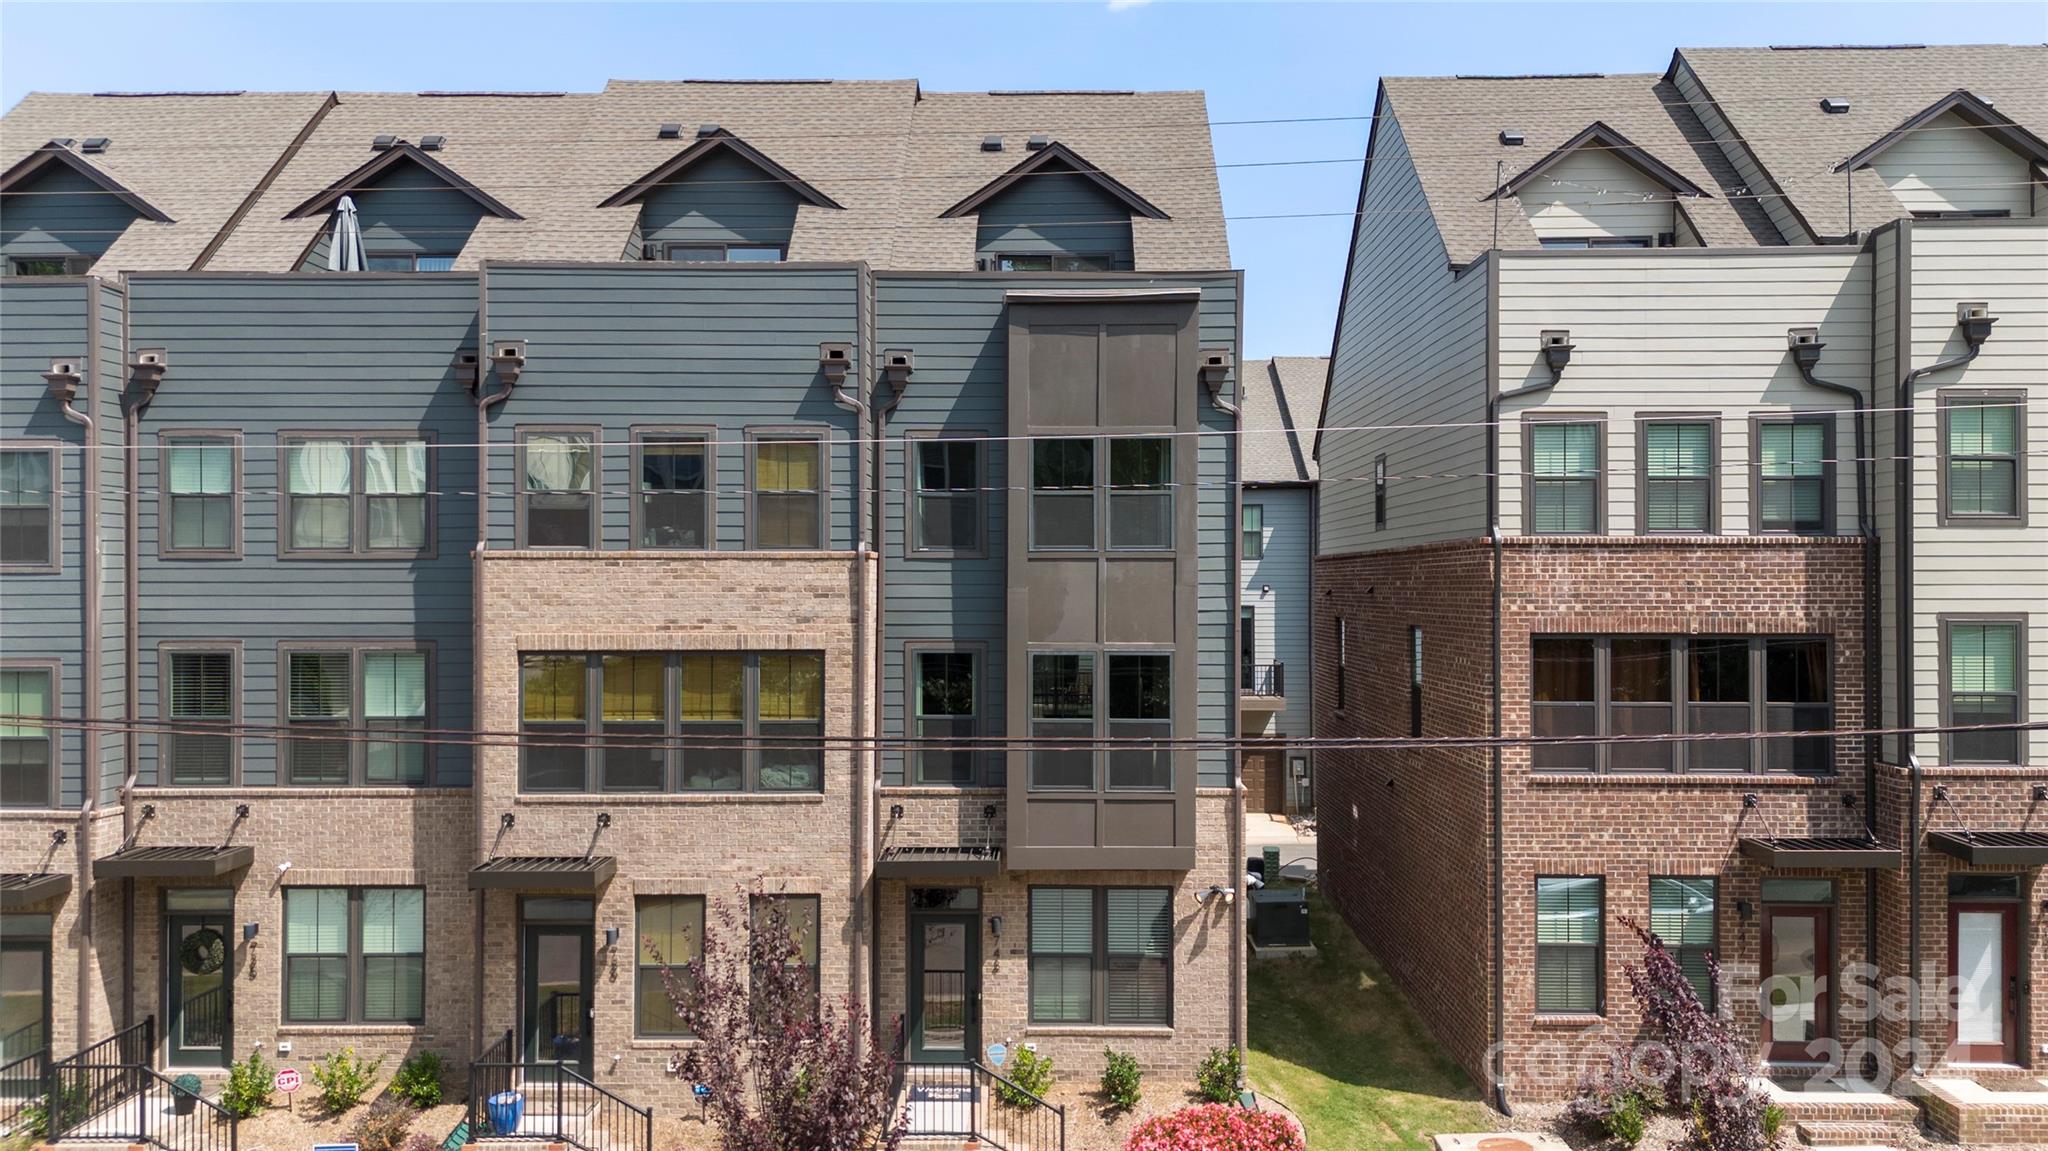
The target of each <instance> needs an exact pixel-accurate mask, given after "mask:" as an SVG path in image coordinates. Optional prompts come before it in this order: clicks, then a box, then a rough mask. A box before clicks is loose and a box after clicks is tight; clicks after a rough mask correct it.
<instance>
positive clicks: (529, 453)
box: [519, 431, 597, 548]
mask: <svg viewBox="0 0 2048 1151" xmlns="http://www.w3.org/2000/svg"><path fill="white" fill-rule="evenodd" d="M596 483H597V451H596V444H595V442H594V437H593V436H592V435H591V434H590V433H589V432H574V431H522V432H520V434H519V546H520V547H527V548H594V547H596V546H597V491H596Z"/></svg>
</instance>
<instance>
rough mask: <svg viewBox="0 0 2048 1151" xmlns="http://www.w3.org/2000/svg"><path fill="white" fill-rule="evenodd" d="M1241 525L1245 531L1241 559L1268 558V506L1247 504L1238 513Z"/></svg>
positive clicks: (1239, 555)
mask: <svg viewBox="0 0 2048 1151" xmlns="http://www.w3.org/2000/svg"><path fill="white" fill-rule="evenodd" d="M1238 515H1239V518H1240V520H1241V523H1240V525H1239V526H1240V527H1241V528H1242V529H1243V531H1244V545H1243V550H1242V551H1240V552H1239V553H1238V558H1239V559H1247V560H1257V559H1264V558H1266V507H1265V505H1264V504H1246V505H1244V508H1243V509H1242V510H1241V511H1239V513H1238Z"/></svg>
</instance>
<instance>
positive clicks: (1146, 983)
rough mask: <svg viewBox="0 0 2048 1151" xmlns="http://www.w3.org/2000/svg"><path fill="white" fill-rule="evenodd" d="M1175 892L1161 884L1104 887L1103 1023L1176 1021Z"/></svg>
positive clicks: (1162, 1022) (1164, 1022) (1161, 1022)
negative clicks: (1174, 1013)
mask: <svg viewBox="0 0 2048 1151" xmlns="http://www.w3.org/2000/svg"><path fill="white" fill-rule="evenodd" d="M1172 901H1173V893H1172V892H1170V891H1168V890H1167V889H1165V888H1159V887H1112V888H1110V889H1109V890H1108V891H1105V892H1103V918H1104V926H1105V928H1106V930H1105V931H1104V936H1105V943H1106V947H1105V951H1106V952H1107V955H1106V956H1105V958H1106V960H1107V971H1106V972H1105V975H1104V980H1103V982H1104V990H1105V991H1106V993H1107V994H1106V996H1105V999H1106V1000H1107V1002H1106V1003H1105V1004H1104V1007H1105V1011H1104V1013H1103V1016H1104V1022H1107V1023H1126V1024H1146V1023H1149V1024H1161V1025H1163V1024H1167V1023H1171V1022H1172V1021H1173V969H1172V965H1173V906H1172Z"/></svg>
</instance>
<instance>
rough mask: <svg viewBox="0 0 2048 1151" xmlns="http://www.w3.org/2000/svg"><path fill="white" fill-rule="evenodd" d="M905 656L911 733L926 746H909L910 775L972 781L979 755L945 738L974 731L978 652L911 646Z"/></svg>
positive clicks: (926, 779)
mask: <svg viewBox="0 0 2048 1151" xmlns="http://www.w3.org/2000/svg"><path fill="white" fill-rule="evenodd" d="M910 658H911V663H912V675H913V676H914V682H915V686H914V688H913V696H912V701H911V702H912V712H913V715H914V717H915V720H916V723H917V730H916V731H915V732H913V733H912V734H913V735H914V736H915V737H916V738H917V739H920V740H925V741H929V745H928V746H920V747H917V748H914V749H913V750H912V751H911V752H910V757H911V759H912V760H914V761H915V763H916V765H917V766H916V771H915V773H914V779H915V781H916V782H918V783H922V784H940V785H953V786H966V785H969V784H972V783H973V782H974V780H975V774H976V773H975V770H974V764H975V760H976V759H978V758H979V757H978V756H976V755H975V753H974V752H973V751H972V750H970V749H968V748H965V747H960V746H948V743H949V741H953V740H964V739H971V738H973V737H974V736H975V735H977V734H979V722H980V703H981V701H980V698H979V692H978V691H977V684H976V675H975V673H976V671H977V670H978V669H977V667H976V665H977V664H978V663H979V653H978V652H975V651H931V650H918V649H912V650H911V653H910Z"/></svg>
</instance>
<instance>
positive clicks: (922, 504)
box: [911, 440, 981, 553]
mask: <svg viewBox="0 0 2048 1151" xmlns="http://www.w3.org/2000/svg"><path fill="white" fill-rule="evenodd" d="M915 450H916V453H917V457H916V458H917V490H916V494H915V496H913V499H914V501H915V505H914V506H913V507H912V509H911V520H912V531H914V532H915V533H916V536H915V541H914V542H913V544H912V547H913V548H915V549H916V550H917V551H921V552H952V553H966V552H978V551H980V550H981V445H980V444H979V443H977V442H975V441H973V440H919V441H916V443H915Z"/></svg>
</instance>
